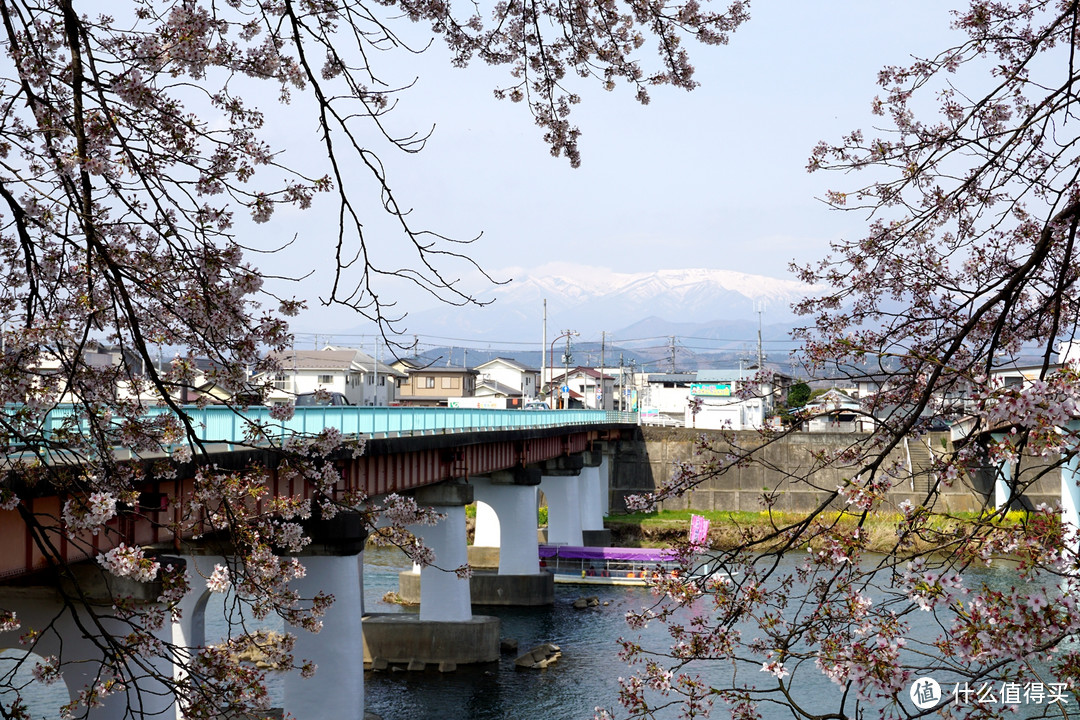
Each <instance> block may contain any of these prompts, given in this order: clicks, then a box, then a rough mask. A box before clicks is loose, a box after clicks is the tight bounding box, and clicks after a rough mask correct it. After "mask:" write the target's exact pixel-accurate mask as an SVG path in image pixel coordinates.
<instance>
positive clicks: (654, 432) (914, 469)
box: [611, 427, 1061, 512]
mask: <svg viewBox="0 0 1080 720" xmlns="http://www.w3.org/2000/svg"><path fill="white" fill-rule="evenodd" d="M703 435H704V436H705V437H707V438H709V440H710V442H711V443H712V444H713V446H714V447H717V448H719V449H720V451H721V452H725V451H726V450H727V448H728V447H729V446H728V445H727V443H726V441H725V440H724V439H723V436H722V434H721V433H719V432H716V431H709V430H692V429H689V428H661V427H643V428H641V429H640V432H639V433H638V434H637V436H636V437H634V438H633V439H631V440H624V441H620V442H619V443H618V446H617V453H616V456H615V458H614V462H613V464H612V477H611V508H612V511H613V512H619V511H622V510H625V507H626V505H625V501H624V499H625V497H626V496H627V495H631V494H635V493H641V492H648V491H651V490H653V489H655V488H656V487H658V486H659V485H660V484H661V483H662V482H664V481H665V480H666V479H667V478H668V477H669V476H670V474H671V470H672V467H673V466H674V464H675V463H677V462H691V463H698V462H700V460H701V458H700V457H697V456H695V454H694V450H695V445H696V442H697V440H698V438H699V437H701V436H703ZM735 435H736V443H738V444H740V445H742V446H753V447H761V445H762V441H761V439H760V438H759V437H758V435H757V434H756V433H754V432H739V433H736V434H735ZM867 437H868V436H867V435H862V434H847V433H843V434H842V433H794V434H792V435H788V436H786V437H785V438H783V439H782V440H778V441H775V442H773V443H771V444H769V445H768V446H767V447H764V448H761V450H760V452H759V455H758V458H759V462H756V463H754V464H752V465H750V466H748V467H740V468H735V469H733V470H729V471H728V472H726V473H724V474H722V475H719V476H717V477H714V478H709V479H708V480H706V481H705V482H703V483H702V484H701V485H699V486H698V487H697V488H695V489H694V490H692V491H690V492H689V493H687V494H686V495H684V496H683V497H680V498H675V499H671V500H666V501H664V503H663V504H662V506H661V507H662V508H663V509H666V510H680V509H691V510H733V511H751V512H755V511H759V510H762V509H763V505H762V503H761V498H762V495H763V492H764V491H765V489H766V488H767V489H768V490H769V491H777V492H778V499H777V502H776V504H775V505H774V507H775V509H778V510H785V511H792V512H809V511H811V510H813V509H815V508H817V507H818V506H819V505H820V504H821V503H822V502H824V501H825V499H826V498H827V496H828V495H829V494H830V493H832V492H833V491H835V490H836V487H837V485H839V484H841V483H842V482H843V481H844V480H845V479H846V478H848V477H850V476H851V474H852V471H851V470H850V469H848V468H843V467H826V468H823V469H820V468H818V466H819V463H818V462H817V461H816V460H815V457H817V456H820V454H822V453H834V452H836V451H839V450H842V449H843V448H846V447H850V446H852V445H853V444H854V443H860V442H865V441H866V438H867ZM948 450H951V447H950V445H949V439H948V434H947V433H932V434H931V435H928V436H926V437H925V438H923V439H922V440H919V441H910V442H909V443H908V444H907V446H906V447H904V446H900V447H898V448H897V449H895V450H893V452H892V453H891V454H890V457H889V462H890V464H892V463H898V464H899V467H900V470H901V472H900V478H899V479H898V481H897V483H896V485H895V486H894V487H895V491H894V492H892V493H890V498H889V500H890V502H891V503H894V504H896V503H900V502H901V501H903V500H905V499H907V500H910V501H911V502H912V503H914V504H917V505H918V504H923V503H924V502H925V500H926V493H927V490H928V488H929V487H930V486H931V484H932V482H933V476H932V474H931V473H930V466H931V464H932V463H933V457H934V455H935V454H936V453H940V452H943V451H948ZM1036 476H1038V477H1037V479H1036ZM1027 477H1030V478H1032V482H1033V484H1032V487H1031V488H1029V490H1028V492H1027V493H1026V495H1025V496H1024V497H1023V498H1022V499H1021V502H1020V503H1019V504H1021V505H1024V506H1027V507H1034V505H1036V504H1038V503H1041V502H1045V503H1048V504H1053V503H1054V502H1056V501H1057V500H1058V498H1059V496H1060V482H1061V480H1060V473H1059V472H1058V471H1057V470H1056V469H1049V470H1048V469H1047V467H1046V465H1045V463H1043V464H1042V465H1039V464H1038V463H1036V464H1035V465H1034V466H1033V467H1031V468H1029V470H1028V475H1026V476H1025V478H1027ZM992 480H993V478H992V475H991V472H989V471H987V472H983V473H980V474H979V475H978V476H976V477H975V478H970V479H964V480H960V481H957V482H956V483H954V485H953V486H952V487H948V488H943V489H942V492H941V494H940V495H939V496H938V498H937V501H936V504H935V509H936V510H938V511H942V512H949V511H952V512H960V511H978V510H980V509H981V508H982V507H984V504H985V502H986V498H987V497H988V496H989V494H990V493H991V492H992V490H991V488H992V487H993V482H992ZM991 502H992V498H991Z"/></svg>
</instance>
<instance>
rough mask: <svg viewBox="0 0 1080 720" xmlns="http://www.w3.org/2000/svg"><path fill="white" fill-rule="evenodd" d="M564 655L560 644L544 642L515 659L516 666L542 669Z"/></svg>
mask: <svg viewBox="0 0 1080 720" xmlns="http://www.w3.org/2000/svg"><path fill="white" fill-rule="evenodd" d="M561 657H562V650H560V649H559V646H558V645H553V644H551V643H543V644H541V645H537V646H536V647H534V648H533V649H532V650H530V651H529V652H527V653H525V654H524V655H522V656H521V657H519V658H518V659H517V660H515V661H514V667H519V668H528V669H531V670H542V669H544V668H546V667H547V666H548V665H551V664H552V663H553V662H555V661H557V660H558V659H559V658H561Z"/></svg>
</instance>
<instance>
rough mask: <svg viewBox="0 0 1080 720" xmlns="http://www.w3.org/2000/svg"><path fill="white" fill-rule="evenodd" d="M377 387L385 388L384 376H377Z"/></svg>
mask: <svg viewBox="0 0 1080 720" xmlns="http://www.w3.org/2000/svg"><path fill="white" fill-rule="evenodd" d="M379 387H386V376H385V375H380V376H379Z"/></svg>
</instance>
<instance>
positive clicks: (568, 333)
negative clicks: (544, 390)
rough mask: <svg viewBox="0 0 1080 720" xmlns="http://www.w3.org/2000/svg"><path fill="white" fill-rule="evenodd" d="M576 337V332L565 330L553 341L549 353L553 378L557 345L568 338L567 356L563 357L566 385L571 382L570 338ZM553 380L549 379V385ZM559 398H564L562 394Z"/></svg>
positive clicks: (549, 394) (549, 364)
mask: <svg viewBox="0 0 1080 720" xmlns="http://www.w3.org/2000/svg"><path fill="white" fill-rule="evenodd" d="M576 335H577V333H576V332H574V331H573V330H565V331H563V334H562V335H560V336H559V337H557V338H555V339H554V340H552V341H551V349H550V351H549V353H548V367H550V368H551V374H552V376H554V375H555V343H557V342H559V341H560V340H562V339H563V338H566V354H565V355H563V366H564V367H565V370H564V371H563V382H564V383H565V382H567V381H568V380H569V375H570V338H571V337H574V336H576ZM553 379H554V377H552V378H549V379H548V384H549V385H550V384H551V381H552V380H553ZM568 389H569V388H568ZM568 394H569V393H568ZM559 396H560V397H561V396H562V393H561V392H560V393H559ZM548 397H551V388H550V387H549V388H548ZM566 399H569V398H566ZM565 404H569V403H565Z"/></svg>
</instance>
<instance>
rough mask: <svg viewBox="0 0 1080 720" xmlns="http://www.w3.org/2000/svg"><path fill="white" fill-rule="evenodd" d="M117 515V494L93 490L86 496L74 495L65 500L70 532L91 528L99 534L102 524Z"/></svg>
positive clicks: (65, 511) (95, 533)
mask: <svg viewBox="0 0 1080 720" xmlns="http://www.w3.org/2000/svg"><path fill="white" fill-rule="evenodd" d="M115 515H116V496H115V495H113V494H111V493H107V492H93V493H90V495H89V496H88V497H86V498H82V497H74V498H70V499H69V500H67V501H65V502H64V509H63V517H64V524H65V525H66V526H67V528H68V532H69V533H72V532H75V531H78V530H89V531H90V532H91V533H92V534H94V535H97V534H98V533H99V532H101V526H102V525H104V524H105V523H107V522H108V521H109V520H111V519H112V518H113V517H114V516H115Z"/></svg>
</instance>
